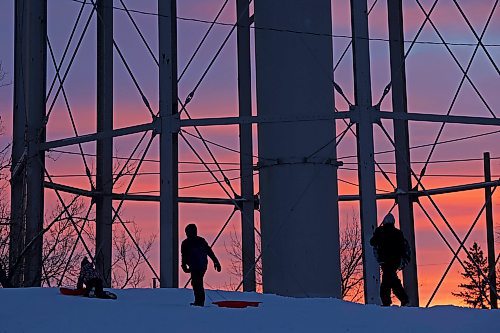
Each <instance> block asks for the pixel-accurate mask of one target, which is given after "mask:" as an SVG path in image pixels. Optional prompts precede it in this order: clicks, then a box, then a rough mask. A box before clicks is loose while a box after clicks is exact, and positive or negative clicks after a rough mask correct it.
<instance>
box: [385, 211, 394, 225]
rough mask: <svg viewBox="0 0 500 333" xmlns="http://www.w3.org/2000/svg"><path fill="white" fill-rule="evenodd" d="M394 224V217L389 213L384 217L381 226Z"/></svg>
mask: <svg viewBox="0 0 500 333" xmlns="http://www.w3.org/2000/svg"><path fill="white" fill-rule="evenodd" d="M395 222H396V219H395V218H394V215H392V214H391V213H389V214H387V215H386V216H385V217H384V220H383V221H382V224H394V223H395Z"/></svg>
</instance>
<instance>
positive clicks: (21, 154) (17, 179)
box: [9, 0, 28, 287]
mask: <svg viewBox="0 0 500 333" xmlns="http://www.w3.org/2000/svg"><path fill="white" fill-rule="evenodd" d="M25 3H26V1H22V0H18V1H16V2H15V30H14V38H15V42H14V110H13V130H12V168H11V192H10V205H11V206H10V211H11V221H10V239H9V241H10V242H9V275H10V279H11V282H12V284H13V285H14V286H16V287H19V286H21V285H22V281H23V273H22V267H23V265H22V264H19V263H18V261H19V259H20V258H19V254H20V253H21V252H22V250H23V247H24V230H25V217H26V215H25V214H26V212H25V209H26V201H25V194H26V163H25V161H26V156H27V152H28V150H27V146H26V144H27V142H26V137H25V136H26V134H27V133H26V125H27V124H26V120H27V109H26V103H25V96H26V91H25V90H26V88H25V78H24V74H25V73H26V70H25V68H26V66H25V63H27V59H28V55H27V53H26V50H27V48H26V44H27V42H28V40H27V38H26V36H27V22H28V19H27V15H28V14H27V12H28V8H27V6H26V5H25Z"/></svg>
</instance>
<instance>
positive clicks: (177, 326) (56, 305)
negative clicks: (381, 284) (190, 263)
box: [0, 288, 500, 333]
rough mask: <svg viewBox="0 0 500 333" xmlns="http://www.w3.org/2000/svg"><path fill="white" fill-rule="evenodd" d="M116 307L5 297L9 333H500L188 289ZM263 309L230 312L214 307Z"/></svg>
mask: <svg viewBox="0 0 500 333" xmlns="http://www.w3.org/2000/svg"><path fill="white" fill-rule="evenodd" d="M113 292H115V293H116V294H117V295H118V300H101V299H89V298H82V297H75V296H63V295H61V294H59V291H58V289H53V288H26V289H0V304H1V305H2V309H1V310H0V333H4V332H5V333H7V332H9V333H10V332H37V333H45V332H159V331H162V332H218V333H219V332H233V333H234V332H238V333H240V332H369V331H370V332H384V333H386V332H398V333H401V332H426V333H428V332H440V333H444V332H473V331H474V332H481V330H484V331H485V332H486V330H488V331H492V329H493V331H494V330H495V327H499V326H500V312H499V311H498V310H474V309H468V308H460V307H456V306H436V307H432V308H429V309H422V308H399V307H390V308H382V307H379V306H375V305H361V304H355V303H349V302H344V301H340V300H337V299H321V298H308V299H305V298H288V297H280V296H275V295H262V294H256V293H236V292H223V291H215V290H207V304H209V306H206V307H205V308H198V307H192V306H190V305H189V303H190V302H192V297H193V295H192V291H191V290H189V289H128V290H113ZM226 299H228V300H251V301H261V302H262V304H261V305H260V307H258V308H246V309H227V308H218V307H216V306H215V305H212V304H210V303H211V301H217V300H226Z"/></svg>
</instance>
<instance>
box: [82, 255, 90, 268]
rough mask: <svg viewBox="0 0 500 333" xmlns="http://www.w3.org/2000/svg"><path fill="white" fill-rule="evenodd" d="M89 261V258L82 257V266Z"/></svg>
mask: <svg viewBox="0 0 500 333" xmlns="http://www.w3.org/2000/svg"><path fill="white" fill-rule="evenodd" d="M88 263H89V259H88V258H87V257H84V258H83V260H82V266H85V265H87V264H88Z"/></svg>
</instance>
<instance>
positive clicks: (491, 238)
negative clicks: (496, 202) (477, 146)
mask: <svg viewBox="0 0 500 333" xmlns="http://www.w3.org/2000/svg"><path fill="white" fill-rule="evenodd" d="M484 181H485V182H491V162H490V153H489V152H485V153H484ZM484 197H485V200H486V212H485V216H486V241H487V243H488V272H489V274H488V278H489V280H490V281H496V280H497V274H496V262H495V260H496V253H495V230H494V223H493V197H492V196H491V187H485V188H484ZM494 286H495V282H493V283H491V282H490V304H491V308H492V309H498V300H497V293H496V292H495V290H494V289H493V288H494Z"/></svg>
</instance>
